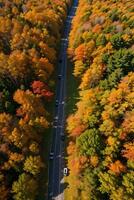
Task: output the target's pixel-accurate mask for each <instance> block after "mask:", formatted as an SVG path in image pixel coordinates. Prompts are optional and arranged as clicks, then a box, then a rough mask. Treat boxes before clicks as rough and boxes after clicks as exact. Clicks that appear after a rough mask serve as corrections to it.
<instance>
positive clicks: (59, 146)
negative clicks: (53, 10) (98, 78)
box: [48, 0, 78, 200]
mask: <svg viewBox="0 0 134 200" xmlns="http://www.w3.org/2000/svg"><path fill="white" fill-rule="evenodd" d="M77 4H78V0H74V3H73V6H72V8H71V10H70V12H69V13H68V17H67V19H66V22H65V29H64V33H63V36H62V39H61V49H60V53H59V60H60V62H59V66H58V74H60V75H61V79H59V80H58V84H57V90H56V100H58V106H56V107H55V116H54V118H55V117H58V119H57V121H56V122H55V123H54V127H53V142H52V146H51V152H53V153H54V158H53V160H50V163H49V184H48V200H51V199H55V200H63V199H64V189H65V185H64V177H63V169H64V167H65V164H64V145H65V144H64V142H63V141H62V140H61V135H64V134H65V133H64V128H65V103H66V102H65V97H66V84H69V83H67V82H66V81H67V80H66V74H67V46H68V35H69V32H70V28H71V21H72V18H73V16H74V15H75V12H76V9H77ZM50 194H51V197H50Z"/></svg>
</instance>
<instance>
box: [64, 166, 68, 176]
mask: <svg viewBox="0 0 134 200" xmlns="http://www.w3.org/2000/svg"><path fill="white" fill-rule="evenodd" d="M63 174H64V176H67V175H68V168H66V167H65V168H64V170H63Z"/></svg>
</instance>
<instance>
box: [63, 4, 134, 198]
mask: <svg viewBox="0 0 134 200" xmlns="http://www.w3.org/2000/svg"><path fill="white" fill-rule="evenodd" d="M68 55H69V57H70V58H71V60H72V62H73V63H74V69H73V75H74V76H75V77H76V78H77V79H78V80H79V83H80V84H79V88H78V90H79V101H78V100H77V104H76V107H77V108H76V111H74V112H73V113H72V114H71V115H70V116H69V117H68V119H67V131H68V137H69V143H68V148H67V152H68V168H69V172H70V174H69V177H68V178H67V182H68V184H69V186H68V188H67V189H66V193H67V196H68V200H102V199H103V200H108V199H111V200H119V199H120V200H128V199H129V200H133V198H134V117H133V116H134V5H133V2H132V1H130V0H128V1H125V0H118V1H116V0H115V1H114V0H106V1H103V0H100V1H96V0H79V5H78V9H77V12H76V16H75V17H74V19H73V22H72V30H71V32H70V36H69V48H68Z"/></svg>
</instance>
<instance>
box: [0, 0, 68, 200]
mask: <svg viewBox="0 0 134 200" xmlns="http://www.w3.org/2000/svg"><path fill="white" fill-rule="evenodd" d="M70 5H71V1H70V0H63V1H59V0H38V1H34V0H27V1H25V0H10V1H8V0H6V1H5V0H0V199H1V200H11V199H15V200H35V199H41V198H39V193H40V187H41V186H40V183H41V181H40V179H41V177H42V172H43V173H46V174H47V168H46V166H47V163H45V162H44V159H43V157H44V155H42V154H46V157H47V154H48V152H47V151H48V150H47V149H48V146H47V145H49V142H44V141H45V140H49V138H50V137H49V134H50V132H48V128H49V127H50V125H51V121H50V119H51V118H50V113H49V112H50V111H51V109H50V108H51V106H52V99H53V98H54V93H55V75H54V74H55V72H56V70H57V67H56V62H57V57H58V56H57V53H58V49H59V42H60V37H61V33H62V30H63V25H64V20H65V18H66V15H67V10H68V8H69V6H70ZM48 107H49V109H48ZM43 142H44V146H43V151H44V152H41V150H42V143H43ZM45 145H46V146H45ZM46 162H47V161H46ZM45 170H46V171H45Z"/></svg>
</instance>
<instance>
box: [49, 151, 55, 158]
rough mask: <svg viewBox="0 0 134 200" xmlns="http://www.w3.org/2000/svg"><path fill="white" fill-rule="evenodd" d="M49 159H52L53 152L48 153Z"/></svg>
mask: <svg viewBox="0 0 134 200" xmlns="http://www.w3.org/2000/svg"><path fill="white" fill-rule="evenodd" d="M49 159H50V160H53V159H54V152H50V154H49Z"/></svg>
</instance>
